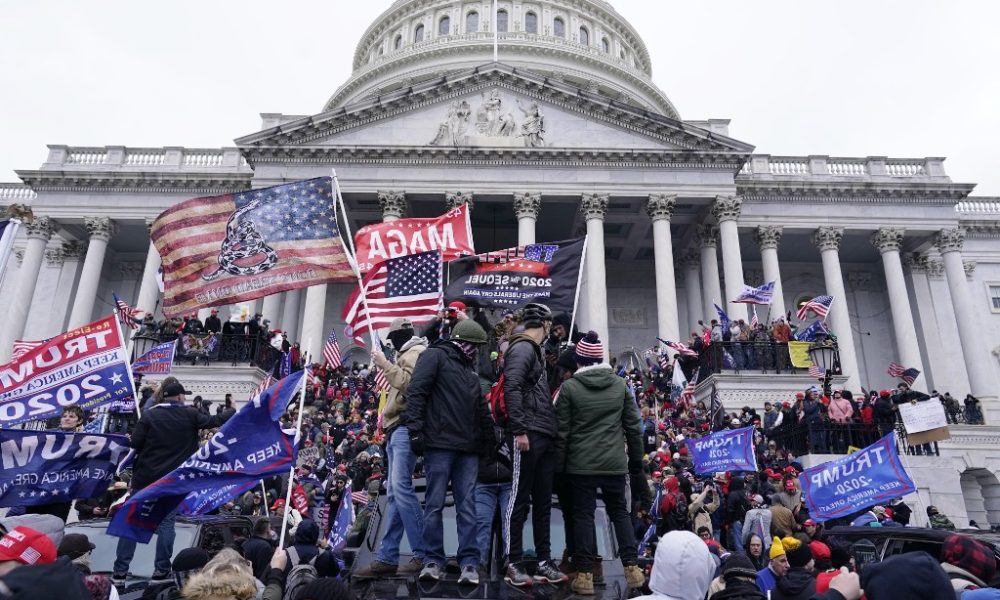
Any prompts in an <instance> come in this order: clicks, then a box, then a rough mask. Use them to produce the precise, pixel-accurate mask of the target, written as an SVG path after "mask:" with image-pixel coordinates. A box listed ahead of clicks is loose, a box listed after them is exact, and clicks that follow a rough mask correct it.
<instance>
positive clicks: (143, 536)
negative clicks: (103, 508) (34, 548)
mask: <svg viewBox="0 0 1000 600" xmlns="http://www.w3.org/2000/svg"><path fill="white" fill-rule="evenodd" d="M304 376H305V371H299V372H297V373H294V374H292V375H290V376H288V377H286V378H284V379H282V380H280V381H278V382H277V383H276V384H274V385H273V386H272V387H271V388H270V389H268V390H267V391H265V392H264V393H263V394H261V395H260V396H258V397H257V398H256V399H254V400H253V401H251V402H248V403H247V404H246V405H244V406H243V408H241V409H240V411H239V412H238V413H236V415H234V416H233V417H232V418H231V419H229V420H228V421H226V423H225V424H224V425H223V426H222V427H221V428H220V429H219V431H218V432H216V433H215V435H213V436H212V437H211V438H210V439H209V440H208V442H206V443H205V445H204V446H202V447H201V448H199V449H198V451H197V452H195V453H194V454H193V455H192V456H191V458H189V459H187V460H186V461H184V463H183V464H181V466H179V467H177V468H176V469H174V470H173V471H171V472H170V473H168V474H167V475H165V476H164V477H163V478H162V479H159V480H157V481H155V482H153V483H152V484H150V485H149V486H148V487H145V488H143V489H141V490H139V491H138V492H136V493H135V494H134V495H133V496H132V497H131V498H129V499H128V500H126V501H125V503H124V504H123V505H122V507H121V508H120V509H119V510H118V512H117V513H116V514H115V516H114V518H113V519H112V521H111V523H110V525H108V533H109V534H110V535H114V536H118V537H127V538H131V539H133V540H136V541H138V542H141V543H147V542H148V541H149V540H150V538H152V537H153V532H155V531H156V528H157V527H159V525H160V522H161V521H163V519H164V518H165V517H166V516H167V515H168V514H169V513H170V512H171V511H173V510H174V509H176V508H178V506H180V505H181V503H182V502H184V500H185V499H186V498H188V497H189V496H190V495H191V494H192V493H193V494H194V498H192V500H191V501H189V502H188V503H187V505H186V507H185V510H189V511H195V512H207V511H209V510H211V509H212V508H215V506H218V505H219V504H221V503H222V502H225V501H226V500H227V499H228V498H229V497H231V496H229V495H227V494H235V490H237V489H239V488H240V486H244V485H246V484H248V483H251V482H252V483H256V482H257V481H258V480H260V479H262V478H264V477H271V476H272V475H277V474H279V473H284V472H287V471H288V468H289V466H290V465H292V464H294V462H295V454H296V453H295V443H294V442H295V440H294V432H293V433H286V432H285V431H283V430H282V429H281V425H280V424H279V422H278V418H279V417H280V416H281V415H282V414H283V413H284V412H285V409H286V408H287V407H288V403H289V401H290V400H291V399H292V396H293V395H294V394H295V392H296V391H297V390H298V389H299V388H300V387H301V386H300V383H301V379H302V377H304ZM150 410H158V408H156V407H154V408H151V409H150ZM225 488H228V489H225ZM213 503H214V505H213Z"/></svg>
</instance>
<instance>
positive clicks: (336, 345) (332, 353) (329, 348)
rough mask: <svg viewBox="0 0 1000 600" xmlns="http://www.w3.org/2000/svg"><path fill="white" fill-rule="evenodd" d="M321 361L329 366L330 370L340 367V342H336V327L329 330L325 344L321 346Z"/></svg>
mask: <svg viewBox="0 0 1000 600" xmlns="http://www.w3.org/2000/svg"><path fill="white" fill-rule="evenodd" d="M323 359H324V360H326V364H328V365H330V368H331V369H336V368H338V367H340V364H341V358H340V342H338V341H337V328H336V327H334V328H332V329H330V335H329V336H328V337H327V338H326V343H325V344H323Z"/></svg>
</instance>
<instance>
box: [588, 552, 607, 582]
mask: <svg viewBox="0 0 1000 600" xmlns="http://www.w3.org/2000/svg"><path fill="white" fill-rule="evenodd" d="M591 569H592V570H593V572H594V583H598V584H601V583H604V561H603V560H601V557H600V556H597V557H595V558H594V564H593V566H592V567H591Z"/></svg>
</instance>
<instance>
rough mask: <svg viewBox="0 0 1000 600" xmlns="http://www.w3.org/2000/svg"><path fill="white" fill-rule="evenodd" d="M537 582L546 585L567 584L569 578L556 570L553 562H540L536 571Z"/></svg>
mask: <svg viewBox="0 0 1000 600" xmlns="http://www.w3.org/2000/svg"><path fill="white" fill-rule="evenodd" d="M535 581H543V582H545V583H566V582H567V581H569V576H567V575H566V574H565V573H563V572H562V571H560V570H559V569H557V568H556V566H555V565H554V564H552V561H551V560H543V561H539V563H538V568H537V569H535Z"/></svg>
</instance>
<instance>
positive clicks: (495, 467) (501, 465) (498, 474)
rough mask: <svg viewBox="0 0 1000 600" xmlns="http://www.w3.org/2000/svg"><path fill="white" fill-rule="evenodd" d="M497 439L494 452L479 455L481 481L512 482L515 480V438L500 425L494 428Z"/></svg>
mask: <svg viewBox="0 0 1000 600" xmlns="http://www.w3.org/2000/svg"><path fill="white" fill-rule="evenodd" d="M493 437H494V440H495V444H494V448H495V450H494V451H492V452H482V453H480V455H479V476H478V478H477V479H476V481H478V482H479V483H485V484H491V483H510V482H511V481H513V480H514V470H513V466H514V460H513V459H514V438H513V437H511V435H510V433H509V432H505V431H504V430H503V429H502V428H500V427H494V428H493Z"/></svg>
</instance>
